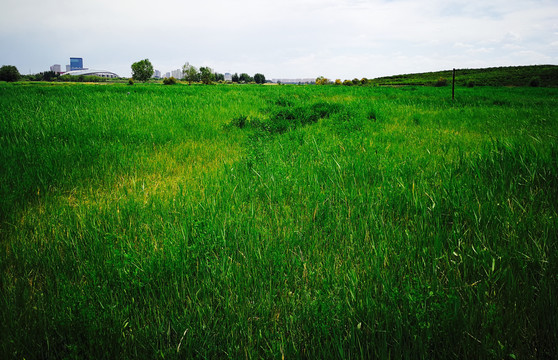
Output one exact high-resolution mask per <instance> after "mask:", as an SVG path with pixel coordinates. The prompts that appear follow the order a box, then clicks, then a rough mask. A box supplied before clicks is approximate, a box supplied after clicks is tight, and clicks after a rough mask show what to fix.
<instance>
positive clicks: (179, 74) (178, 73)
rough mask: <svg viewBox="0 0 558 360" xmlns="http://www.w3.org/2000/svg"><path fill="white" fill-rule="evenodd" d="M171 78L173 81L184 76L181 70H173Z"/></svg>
mask: <svg viewBox="0 0 558 360" xmlns="http://www.w3.org/2000/svg"><path fill="white" fill-rule="evenodd" d="M171 76H172V77H174V78H175V79H182V78H183V77H184V75H183V74H182V69H176V70H173V71H172V74H171Z"/></svg>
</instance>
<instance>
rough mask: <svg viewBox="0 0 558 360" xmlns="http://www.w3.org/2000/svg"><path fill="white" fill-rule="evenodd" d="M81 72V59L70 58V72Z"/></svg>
mask: <svg viewBox="0 0 558 360" xmlns="http://www.w3.org/2000/svg"><path fill="white" fill-rule="evenodd" d="M73 70H83V58H73V57H71V58H70V71H73Z"/></svg>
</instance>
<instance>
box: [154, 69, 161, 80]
mask: <svg viewBox="0 0 558 360" xmlns="http://www.w3.org/2000/svg"><path fill="white" fill-rule="evenodd" d="M153 77H155V78H156V79H160V78H161V72H160V71H159V70H155V71H154V75H153Z"/></svg>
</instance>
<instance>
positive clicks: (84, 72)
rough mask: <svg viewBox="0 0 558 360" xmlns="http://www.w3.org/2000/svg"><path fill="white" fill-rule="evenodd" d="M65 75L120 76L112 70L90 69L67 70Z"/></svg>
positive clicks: (111, 77)
mask: <svg viewBox="0 0 558 360" xmlns="http://www.w3.org/2000/svg"><path fill="white" fill-rule="evenodd" d="M64 75H72V76H80V75H84V76H85V75H92V76H98V77H102V78H106V79H113V78H117V77H119V76H118V75H117V74H115V73H113V72H111V71H106V70H90V69H84V70H72V71H68V72H65V73H64Z"/></svg>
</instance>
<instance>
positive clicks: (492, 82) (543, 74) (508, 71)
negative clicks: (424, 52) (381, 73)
mask: <svg viewBox="0 0 558 360" xmlns="http://www.w3.org/2000/svg"><path fill="white" fill-rule="evenodd" d="M440 78H442V79H446V80H447V83H448V84H451V79H452V70H444V71H436V72H428V73H419V74H405V75H395V76H386V77H380V78H376V79H373V80H371V81H370V83H372V84H375V85H436V83H437V82H438V80H440ZM455 81H456V85H458V86H471V85H474V86H544V87H555V86H558V66H557V65H533V66H509V67H494V68H485V69H457V71H456V79H455Z"/></svg>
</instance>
